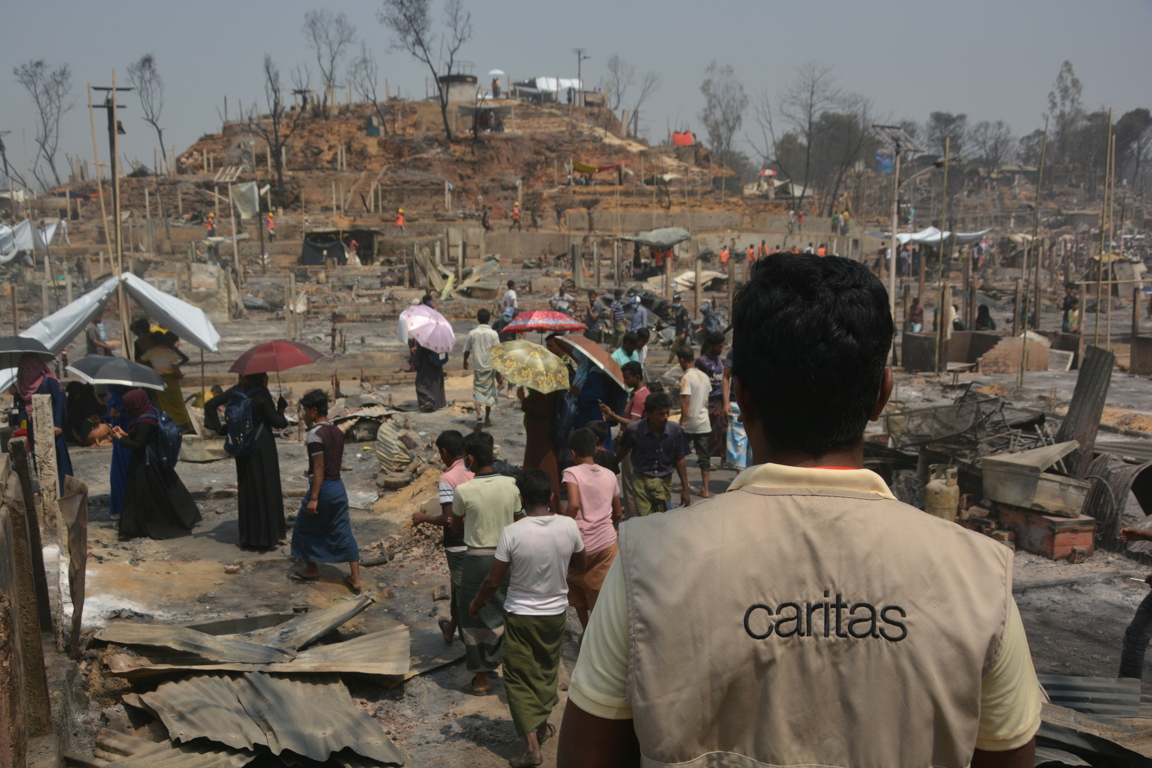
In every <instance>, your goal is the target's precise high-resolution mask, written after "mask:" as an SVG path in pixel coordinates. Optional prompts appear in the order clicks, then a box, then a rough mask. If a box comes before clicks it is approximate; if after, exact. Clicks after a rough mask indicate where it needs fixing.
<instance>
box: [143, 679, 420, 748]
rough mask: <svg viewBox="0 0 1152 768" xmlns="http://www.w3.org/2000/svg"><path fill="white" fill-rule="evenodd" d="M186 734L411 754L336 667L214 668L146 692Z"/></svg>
mask: <svg viewBox="0 0 1152 768" xmlns="http://www.w3.org/2000/svg"><path fill="white" fill-rule="evenodd" d="M140 698H141V699H142V700H143V701H144V703H145V704H146V705H147V706H148V707H149V708H150V709H152V710H153V711H154V712H156V714H157V715H158V716H159V717H160V719H161V720H162V721H163V722H164V725H165V726H167V727H168V731H169V734H170V735H171V737H172V738H173V739H174V740H178V741H181V742H187V741H192V740H195V739H201V738H203V739H211V740H212V741H215V742H220V743H221V744H225V745H228V746H230V747H233V748H236V749H240V748H253V747H257V746H261V747H263V746H266V747H267V748H268V749H269V750H271V751H272V753H273V754H276V755H279V754H281V753H283V752H288V753H292V754H294V755H299V756H301V757H306V758H309V759H311V760H317V761H320V762H324V761H325V760H327V759H328V758H329V757H330V756H331V755H333V754H335V753H338V752H340V751H341V750H344V749H349V750H352V751H353V752H354V753H355V754H357V755H359V756H361V757H363V758H367V759H370V760H375V761H377V762H378V763H383V764H387V765H403V764H404V756H403V754H402V753H401V752H400V751H399V750H398V749H396V747H395V746H394V745H393V744H392V742H391V740H389V739H388V737H387V736H385V735H384V730H383V728H381V726H380V724H379V723H377V722H376V721H375V720H373V719H372V717H371V716H370V715H369V714H368V713H367V712H364V711H363V710H361V709H359V708H357V707H356V706H355V705H354V704H353V702H352V698H351V696H350V695H349V693H348V689H347V688H345V687H344V684H343V683H342V682H340V678H339V677H338V676H336V675H309V676H307V677H304V676H291V675H268V674H264V673H261V672H249V673H246V674H243V675H228V674H208V675H195V676H190V677H186V678H184V679H182V680H178V681H173V682H170V683H165V684H163V685H161V686H160V687H159V688H157V689H156V691H154V692H153V693H150V694H143V695H141V697H140Z"/></svg>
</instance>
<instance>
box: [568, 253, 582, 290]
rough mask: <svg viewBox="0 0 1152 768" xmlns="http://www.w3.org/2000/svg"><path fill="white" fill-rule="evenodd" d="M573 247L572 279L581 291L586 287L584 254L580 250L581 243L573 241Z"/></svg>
mask: <svg viewBox="0 0 1152 768" xmlns="http://www.w3.org/2000/svg"><path fill="white" fill-rule="evenodd" d="M571 248H572V281H573V282H574V283H575V284H576V290H577V291H581V290H583V289H584V254H583V252H582V251H581V250H580V244H579V243H573V244H572V246H571Z"/></svg>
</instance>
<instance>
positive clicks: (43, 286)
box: [33, 235, 52, 317]
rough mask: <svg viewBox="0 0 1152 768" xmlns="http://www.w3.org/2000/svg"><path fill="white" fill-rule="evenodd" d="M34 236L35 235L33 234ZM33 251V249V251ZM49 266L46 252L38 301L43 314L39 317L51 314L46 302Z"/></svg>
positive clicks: (50, 276)
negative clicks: (42, 307) (41, 306)
mask: <svg viewBox="0 0 1152 768" xmlns="http://www.w3.org/2000/svg"><path fill="white" fill-rule="evenodd" d="M33 237H35V235H33ZM33 253H35V251H33ZM50 270H51V267H49V265H48V254H44V282H43V283H41V285H40V303H41V304H42V305H43V306H44V314H43V315H41V317H48V315H50V314H52V309H51V307H50V306H49V304H48V285H49V281H50V280H51V279H52V275H51V271H50Z"/></svg>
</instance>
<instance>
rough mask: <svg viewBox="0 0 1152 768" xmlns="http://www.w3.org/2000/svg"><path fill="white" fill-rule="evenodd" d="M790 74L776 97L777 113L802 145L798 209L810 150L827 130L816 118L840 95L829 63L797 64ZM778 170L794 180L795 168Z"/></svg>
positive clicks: (810, 157) (804, 191)
mask: <svg viewBox="0 0 1152 768" xmlns="http://www.w3.org/2000/svg"><path fill="white" fill-rule="evenodd" d="M794 72H795V74H794V75H793V78H792V81H791V82H790V83H789V84H788V85H787V86H786V87H785V88H784V91H783V92H782V93H781V94H780V106H779V111H780V115H781V117H783V118H784V121H785V122H786V123H788V124H789V125H791V126H792V129H793V130H794V131H796V133H797V134H798V135H799V137H800V139H801V140H802V141H803V142H804V173H803V179H804V189H801V192H800V199H799V200H798V201H797V203H796V205H797V206H798V207H802V206H803V205H804V195H805V193H806V192H807V187H808V185H809V180H808V179H809V175H810V172H811V168H812V149H813V147H814V146H815V145H816V143H817V141H818V140H819V138H820V134H821V132H822V131H823V130H824V129H826V128H827V125H824V124H822V123H821V121H820V116H821V115H822V114H823V113H824V112H826V111H828V110H830V109H832V108H834V107H835V105H836V103H837V101H838V100H839V99H840V97H841V93H840V89H839V88H838V87H837V86H836V77H835V75H833V74H832V65H831V64H825V63H822V62H818V61H814V60H812V59H809V60H808V61H805V62H804V63H803V64H799V65H797V66H796V67H795V69H794ZM781 170H782V171H784V173H785V175H786V176H788V177H789V178H790V179H793V180H795V179H796V178H797V177H796V176H795V175H794V171H795V169H786V168H781Z"/></svg>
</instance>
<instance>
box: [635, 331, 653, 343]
mask: <svg viewBox="0 0 1152 768" xmlns="http://www.w3.org/2000/svg"><path fill="white" fill-rule="evenodd" d="M650 338H652V332H651V331H649V330H648V329H647V328H640V329H638V330H637V331H636V339H637V340H638V341H647V340H648V339H650Z"/></svg>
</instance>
